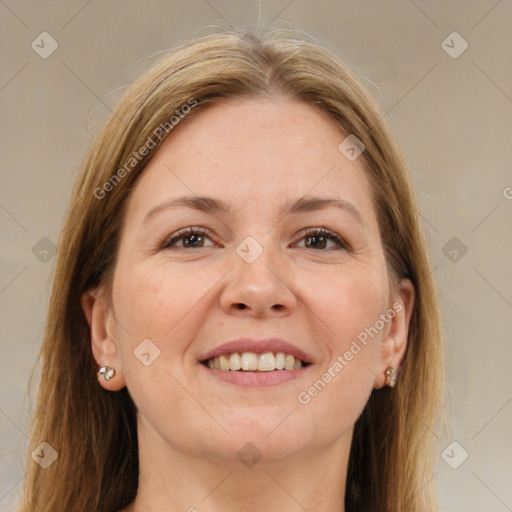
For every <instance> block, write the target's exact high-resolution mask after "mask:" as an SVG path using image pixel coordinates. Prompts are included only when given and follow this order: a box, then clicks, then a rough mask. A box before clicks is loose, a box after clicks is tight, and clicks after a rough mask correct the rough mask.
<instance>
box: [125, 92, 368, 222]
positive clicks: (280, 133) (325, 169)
mask: <svg viewBox="0 0 512 512" xmlns="http://www.w3.org/2000/svg"><path fill="white" fill-rule="evenodd" d="M346 136H347V134H344V133H343V132H342V131H341V130H340V129H339V128H338V127H337V126H336V125H335V123H334V121H333V120H332V119H330V118H329V117H328V115H327V114H325V113H324V112H322V111H320V110H319V109H316V108H314V107H312V106H310V105H308V104H306V103H304V102H301V101H298V100H290V99H286V100H272V101H271V100H253V99H231V100H228V101H224V102H222V103H218V104H213V105H211V106H209V107H207V108H206V109H203V110H201V111H199V112H197V113H196V114H195V115H194V117H192V116H191V117H189V118H188V119H187V118H186V119H185V120H184V121H182V122H181V124H179V125H177V126H176V127H175V128H174V130H173V131H172V132H171V133H170V135H169V136H168V137H167V139H166V140H165V141H164V142H163V144H162V145H161V146H160V148H159V149H158V150H157V152H156V154H155V155H154V157H153V159H152V160H151V161H150V162H149V164H148V165H147V166H146V168H145V169H144V171H143V173H142V176H141V177H140V178H139V181H138V183H137V185H136V187H135V190H134V191H133V193H132V197H131V199H130V205H129V208H128V215H129V216H133V215H135V216H141V215H145V214H146V213H147V212H148V210H150V209H151V208H152V207H154V206H155V204H158V203H159V202H164V201H169V200H172V199H173V198H177V197H180V196H183V195H187V196H190V195H200V196H211V197H217V198H219V199H222V200H223V201H224V202H226V203H228V204H229V205H230V208H231V209H232V210H233V211H244V210H246V209H250V210H251V212H252V214H256V215H269V214H270V213H271V212H272V210H273V209H274V208H275V210H276V212H277V211H278V210H280V209H281V207H282V204H283V203H287V202H288V200H289V199H290V198H295V199H298V198H300V197H303V196H305V195H314V196H328V197H333V196H337V197H340V198H343V199H345V200H347V201H350V202H351V203H356V205H357V208H358V209H359V210H360V211H362V214H363V216H366V217H375V216H374V215H373V213H372V211H373V205H372V201H371V195H370V189H369V185H368V181H367V177H366V172H365V170H364V163H363V159H362V158H358V159H356V160H355V161H350V160H348V159H347V158H346V157H345V156H344V155H343V154H342V153H341V152H340V151H339V149H338V146H339V144H340V143H341V142H342V141H343V140H344V138H345V137H346ZM366 220H367V221H368V222H369V223H370V224H371V223H372V222H373V221H374V220H375V219H374V218H373V219H372V218H367V219H366Z"/></svg>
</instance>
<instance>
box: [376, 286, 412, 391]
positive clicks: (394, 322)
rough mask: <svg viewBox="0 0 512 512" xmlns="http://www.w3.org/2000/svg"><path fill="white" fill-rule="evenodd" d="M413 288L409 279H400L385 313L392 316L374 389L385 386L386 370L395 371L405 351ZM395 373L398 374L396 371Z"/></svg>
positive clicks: (383, 344)
mask: <svg viewBox="0 0 512 512" xmlns="http://www.w3.org/2000/svg"><path fill="white" fill-rule="evenodd" d="M414 298H415V292H414V286H413V285H412V283H411V281H410V280H409V279H402V280H401V281H400V284H399V286H398V290H397V293H396V294H395V296H394V297H393V300H392V302H391V305H390V307H389V309H388V311H387V312H386V318H389V317H390V316H392V318H391V320H390V327H389V330H388V332H387V335H386V337H385V338H384V339H383V340H382V344H381V353H380V361H379V364H378V368H377V371H376V372H375V373H376V375H375V379H374V386H373V387H374V388H375V389H380V388H382V387H384V385H385V384H386V376H385V372H386V369H387V368H389V367H391V368H394V369H395V370H396V371H397V370H398V368H399V367H400V363H401V361H402V359H403V357H404V355H405V351H406V349H407V338H408V334H409V322H410V321H411V316H412V310H413V307H414ZM397 373H399V372H398V371H397Z"/></svg>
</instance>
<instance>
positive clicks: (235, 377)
mask: <svg viewBox="0 0 512 512" xmlns="http://www.w3.org/2000/svg"><path fill="white" fill-rule="evenodd" d="M200 366H201V367H202V368H203V370H204V371H206V372H208V374H209V375H211V376H212V377H213V378H215V379H218V380H221V381H223V382H228V383H230V384H236V385H238V386H242V387H246V388H251V387H262V386H277V385H278V384H283V383H285V382H289V381H291V380H294V379H299V378H300V377H302V376H303V375H305V374H306V373H307V372H308V370H309V368H310V367H311V366H312V365H308V366H304V367H303V368H300V369H298V370H273V371H271V372H258V371H244V370H238V371H230V370H226V371H222V370H215V369H213V368H208V367H207V366H205V365H204V364H200Z"/></svg>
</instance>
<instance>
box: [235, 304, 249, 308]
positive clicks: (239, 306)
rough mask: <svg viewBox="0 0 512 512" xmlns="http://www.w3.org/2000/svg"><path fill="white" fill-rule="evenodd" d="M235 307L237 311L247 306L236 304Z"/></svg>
mask: <svg viewBox="0 0 512 512" xmlns="http://www.w3.org/2000/svg"><path fill="white" fill-rule="evenodd" d="M236 307H237V308H238V309H245V308H246V307H247V306H246V305H245V304H237V305H236Z"/></svg>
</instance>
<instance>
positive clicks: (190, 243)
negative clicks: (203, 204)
mask: <svg viewBox="0 0 512 512" xmlns="http://www.w3.org/2000/svg"><path fill="white" fill-rule="evenodd" d="M206 240H210V241H211V238H210V237H209V236H207V230H206V229H204V228H193V227H190V228H184V229H180V230H179V231H178V232H176V233H173V234H172V235H171V236H169V237H167V238H166V239H165V240H164V241H163V242H162V244H161V245H160V248H161V249H168V248H170V247H180V248H184V249H186V248H192V249H194V248H202V247H208V246H205V245H204V244H205V241H206ZM180 242H181V243H180ZM212 245H216V244H215V243H213V244H212ZM210 246H211V245H210Z"/></svg>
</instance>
